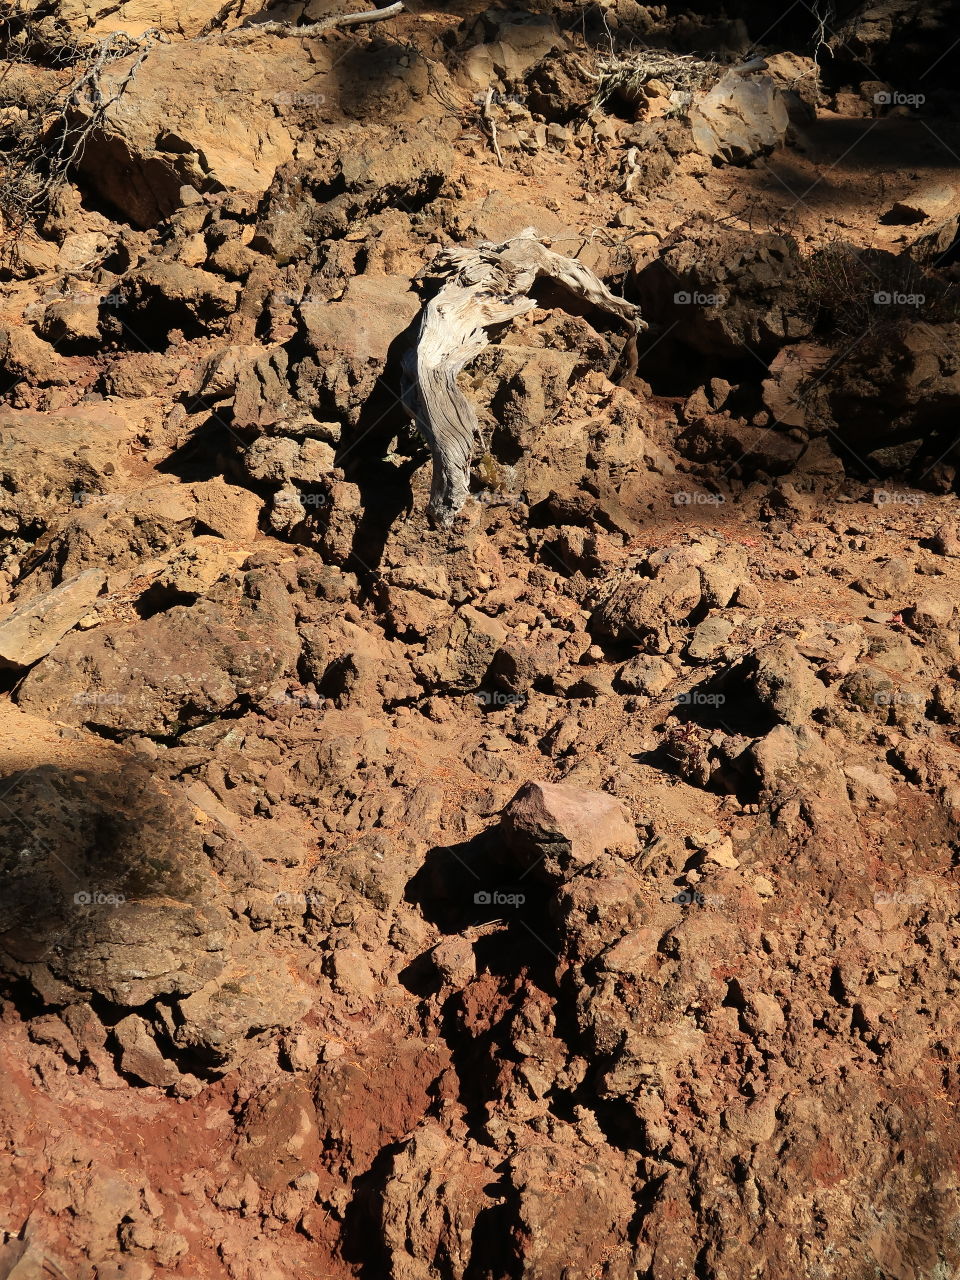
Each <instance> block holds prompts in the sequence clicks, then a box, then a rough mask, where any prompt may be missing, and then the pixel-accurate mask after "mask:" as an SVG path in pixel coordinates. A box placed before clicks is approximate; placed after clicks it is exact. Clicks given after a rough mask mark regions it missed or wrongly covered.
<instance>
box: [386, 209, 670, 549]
mask: <svg viewBox="0 0 960 1280" xmlns="http://www.w3.org/2000/svg"><path fill="white" fill-rule="evenodd" d="M536 234H537V233H536V231H535V230H534V228H532V227H528V228H527V229H526V230H525V231H524V232H523V233H522V234H521V235H519V236H517V237H515V238H514V239H512V240H507V241H505V242H504V243H503V244H490V243H487V242H484V243H481V244H479V245H477V247H476V248H474V249H459V248H450V249H444V250H443V251H442V252H441V253H439V254H438V255H437V257H436V258H435V259H434V261H433V263H432V264H431V267H430V273H431V274H433V275H440V276H446V277H447V279H446V281H445V283H444V284H443V285H442V287H441V288H440V290H439V292H438V293H437V294H436V295H435V296H434V297H433V298H432V299H431V300H430V301H429V302H428V303H427V304H426V305H425V307H424V309H423V312H422V314H421V317H420V328H419V332H418V336H417V341H416V344H415V346H414V347H413V348H412V349H411V350H410V351H409V352H408V353H407V356H406V358H405V359H404V401H405V403H406V405H407V407H408V408H409V410H410V412H411V413H412V415H413V417H414V418H415V420H416V423H417V427H418V428H419V430H420V433H421V434H422V435H423V437H424V438H425V440H426V441H427V443H428V444H429V446H430V450H431V452H432V454H433V484H432V488H431V493H430V507H429V510H430V514H431V515H432V516H433V517H434V518H435V519H437V520H438V521H439V522H440V523H441V524H450V523H451V521H452V520H453V518H454V516H455V515H456V514H457V512H458V511H460V509H461V508H462V507H463V504H464V503H465V502H466V500H467V497H468V495H469V492H470V463H471V461H472V458H473V448H474V441H475V439H476V434H477V416H476V413H475V412H474V410H473V406H472V405H471V404H470V401H469V400H468V399H467V397H466V396H465V395H464V394H463V392H462V391H461V390H460V387H459V386H458V384H457V374H458V373H459V372H460V371H461V370H462V369H463V368H465V367H466V365H467V364H469V362H470V361H471V360H473V359H474V357H475V356H478V355H479V354H480V352H481V351H482V350H483V349H484V347H486V346H487V345H488V344H489V342H490V339H489V337H488V336H487V332H486V331H487V330H488V329H489V328H490V327H491V326H492V325H498V324H505V323H506V322H507V321H509V320H513V319H515V318H516V317H517V316H520V315H523V314H524V312H526V311H530V310H532V309H533V308H534V307H535V306H536V305H537V303H536V302H535V300H534V299H533V298H531V297H530V290H531V289H532V287H533V285H534V282H535V281H536V280H537V279H539V278H541V277H545V278H547V279H549V280H552V281H554V282H555V283H556V284H558V285H561V286H562V287H563V288H564V289H565V290H566V291H567V292H569V293H571V294H573V295H574V296H575V297H577V298H581V299H583V300H585V301H586V302H589V303H592V304H593V305H594V306H596V307H599V308H600V309H601V310H602V311H608V312H610V313H611V314H613V315H615V316H620V317H621V319H623V320H625V321H626V322H627V323H628V324H629V325H630V326H631V327H632V329H633V331H634V333H639V332H641V331H642V330H643V329H645V328H646V327H647V326H646V324H645V322H644V321H643V320H641V318H640V309H639V307H637V306H635V305H634V304H633V303H632V302H627V301H626V300H625V299H624V298H618V297H616V295H615V294H612V293H611V292H610V290H609V289H608V288H607V286H606V285H605V284H604V283H603V281H602V280H600V279H599V278H598V277H597V276H595V275H594V273H593V272H592V271H590V270H589V269H588V268H587V267H584V266H582V265H581V264H580V263H579V262H576V261H574V259H573V258H564V257H562V256H561V255H560V254H559V253H553V252H552V250H550V249H547V248H545V247H544V245H542V244H541V243H540V242H539V241H538V240H537V238H536Z"/></svg>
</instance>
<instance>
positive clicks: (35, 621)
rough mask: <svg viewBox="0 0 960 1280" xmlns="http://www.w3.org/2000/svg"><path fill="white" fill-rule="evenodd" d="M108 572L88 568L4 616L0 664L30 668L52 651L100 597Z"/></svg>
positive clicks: (0, 630) (0, 621) (0, 632)
mask: <svg viewBox="0 0 960 1280" xmlns="http://www.w3.org/2000/svg"><path fill="white" fill-rule="evenodd" d="M105 581H106V574H105V573H104V572H103V571H102V570H101V569H87V570H86V571H85V572H83V573H81V574H78V575H77V577H75V578H71V579H70V580H69V581H68V582H63V583H61V584H60V586H59V587H54V588H53V590H52V591H45V592H44V594H43V595H42V596H37V597H35V598H34V599H33V600H29V601H27V603H26V604H23V605H20V606H19V607H15V608H14V610H13V612H12V613H9V614H8V615H7V616H6V617H5V618H3V619H0V664H6V665H7V666H11V667H29V666H32V665H33V663H34V662H38V661H39V660H40V659H41V658H42V657H44V656H45V655H46V654H48V653H49V652H50V650H51V649H52V648H53V647H54V645H55V644H56V643H57V642H58V641H59V640H61V639H62V638H63V637H64V636H65V635H66V634H67V632H68V631H69V630H70V629H71V628H72V627H75V626H76V624H77V623H78V622H79V621H80V619H81V618H82V617H83V615H84V614H85V613H86V612H87V610H88V609H89V607H90V605H91V604H92V603H93V601H94V600H95V599H96V598H97V596H98V595H99V593H100V589H101V588H102V586H103V584H104V582H105Z"/></svg>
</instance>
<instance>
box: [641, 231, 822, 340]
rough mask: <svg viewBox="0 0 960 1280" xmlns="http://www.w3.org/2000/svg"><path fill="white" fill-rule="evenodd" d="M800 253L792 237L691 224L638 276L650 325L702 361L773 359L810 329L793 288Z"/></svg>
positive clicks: (642, 300) (796, 285) (796, 290)
mask: <svg viewBox="0 0 960 1280" xmlns="http://www.w3.org/2000/svg"><path fill="white" fill-rule="evenodd" d="M799 264H800V255H799V252H798V249H797V244H796V242H795V241H794V239H793V238H792V237H791V236H784V235H773V234H770V233H764V234H762V235H754V234H751V233H748V232H744V231H736V230H731V229H729V228H726V227H718V226H717V225H716V224H715V223H713V222H708V221H706V220H699V219H697V220H694V221H693V222H692V223H688V224H687V225H685V226H684V227H681V228H680V229H679V230H678V231H676V232H675V233H674V234H673V235H672V236H671V237H669V238H668V239H667V241H666V242H665V243H664V244H663V245H662V246H661V249H660V255H659V257H658V258H657V259H656V260H655V261H654V262H651V263H650V264H649V265H647V266H645V267H643V268H642V269H641V270H640V272H639V274H638V275H637V280H636V288H637V294H638V297H637V301H639V303H640V306H641V308H642V310H643V314H644V316H646V318H647V319H648V320H651V321H655V322H656V323H659V324H663V325H666V326H669V327H670V328H671V331H672V335H673V336H674V337H675V338H676V339H677V340H678V341H680V342H682V343H684V344H686V345H687V346H691V347H693V348H694V349H695V350H697V351H699V352H701V353H702V354H703V355H707V356H718V357H723V358H730V359H737V358H739V357H742V356H747V355H750V354H753V355H758V356H760V357H761V358H766V357H768V356H772V355H773V354H774V353H775V352H776V351H777V349H778V348H779V347H780V346H782V345H783V344H784V343H785V342H792V341H796V340H797V339H799V338H802V337H805V336H806V335H807V334H808V333H809V331H810V321H809V318H808V317H807V316H806V315H805V313H804V310H803V306H802V302H801V298H800V295H799V290H798V270H799Z"/></svg>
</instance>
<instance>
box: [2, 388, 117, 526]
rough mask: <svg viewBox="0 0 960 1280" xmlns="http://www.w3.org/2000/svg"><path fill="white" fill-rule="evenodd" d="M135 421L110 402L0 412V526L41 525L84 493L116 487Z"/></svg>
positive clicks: (84, 497)
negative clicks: (45, 410)
mask: <svg viewBox="0 0 960 1280" xmlns="http://www.w3.org/2000/svg"><path fill="white" fill-rule="evenodd" d="M131 419H133V420H131ZM140 425H141V424H140V423H139V422H137V421H136V415H134V414H130V415H128V414H126V413H125V414H124V415H123V416H120V414H118V413H117V412H116V411H115V409H114V406H113V405H111V404H110V403H109V402H105V403H102V404H84V405H78V406H77V407H76V408H74V409H69V410H65V411H63V412H62V413H56V414H49V413H34V412H33V411H32V410H28V409H21V410H17V409H4V410H0V529H3V530H5V531H6V532H8V533H13V532H16V530H17V529H19V528H21V527H23V526H34V527H35V528H41V529H42V528H44V527H45V526H47V525H49V524H52V523H54V522H56V521H58V520H59V519H61V518H62V517H63V515H64V514H65V513H66V512H68V511H69V510H70V509H71V507H73V506H76V505H79V504H81V503H83V502H84V501H86V500H87V498H88V496H89V495H92V494H102V493H110V492H112V491H114V490H116V489H117V488H119V487H121V484H122V468H123V464H124V459H125V457H128V456H129V453H128V447H129V445H130V444H132V442H133V440H134V438H135V437H136V434H137V430H138V428H139V427H140Z"/></svg>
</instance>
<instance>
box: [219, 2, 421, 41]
mask: <svg viewBox="0 0 960 1280" xmlns="http://www.w3.org/2000/svg"><path fill="white" fill-rule="evenodd" d="M402 12H403V3H402V0H396V3H395V4H388V5H387V6H386V7H385V8H383V9H365V10H362V11H361V12H360V13H340V14H333V15H332V16H331V17H329V18H323V19H321V21H320V22H311V23H309V24H308V25H307V26H305V27H297V26H294V25H293V24H292V23H290V22H253V21H252V20H251V19H249V18H248V19H247V20H246V22H244V23H243V25H242V26H240V27H238V28H237V29H236V30H234V31H228V32H225V33H224V34H225V35H226V36H231V37H238V36H241V35H242V36H245V37H247V36H253V35H268V36H299V37H301V38H302V37H306V36H309V37H312V36H319V35H322V34H323V33H324V32H325V31H332V30H334V28H339V27H358V26H360V25H361V23H365V22H382V21H383V19H384V18H395V17H396V16H397V15H398V14H400V13H402Z"/></svg>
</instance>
